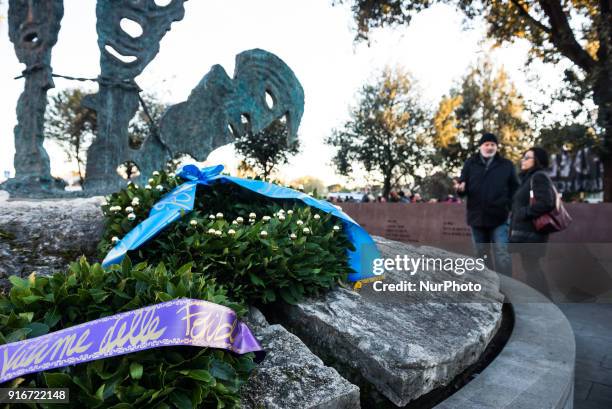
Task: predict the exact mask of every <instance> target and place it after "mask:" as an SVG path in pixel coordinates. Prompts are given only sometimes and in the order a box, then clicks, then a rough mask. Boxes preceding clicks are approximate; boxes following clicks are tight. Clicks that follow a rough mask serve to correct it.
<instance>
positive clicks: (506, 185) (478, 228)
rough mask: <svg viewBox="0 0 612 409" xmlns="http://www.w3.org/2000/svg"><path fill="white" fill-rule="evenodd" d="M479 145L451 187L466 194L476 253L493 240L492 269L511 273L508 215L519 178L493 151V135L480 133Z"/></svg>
mask: <svg viewBox="0 0 612 409" xmlns="http://www.w3.org/2000/svg"><path fill="white" fill-rule="evenodd" d="M479 146H480V147H479V152H478V153H476V154H475V155H473V156H472V157H470V158H469V159H468V160H466V161H465V164H464V165H463V169H462V170H461V176H460V178H459V179H458V180H457V181H456V182H455V189H456V190H457V193H458V194H459V195H460V196H467V224H468V225H469V226H470V227H471V228H472V240H473V242H474V247H475V250H476V254H477V256H478V257H484V256H485V254H487V252H488V248H489V243H493V250H494V254H495V270H496V271H498V272H500V273H502V274H506V275H509V276H511V275H512V261H511V258H510V254H509V253H508V215H509V213H510V208H511V205H512V197H513V196H514V192H516V190H517V188H518V186H519V181H518V177H517V175H516V170H515V168H514V165H513V164H512V162H511V161H509V160H508V159H506V158H504V157H502V156H501V155H500V154H499V153H498V152H497V147H498V142H497V137H496V136H495V135H493V134H492V133H485V134H484V135H482V138H480V142H479ZM487 261H488V262H487V264H488V265H489V266H492V265H491V262H490V261H489V260H487Z"/></svg>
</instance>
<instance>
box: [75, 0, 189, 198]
mask: <svg viewBox="0 0 612 409" xmlns="http://www.w3.org/2000/svg"><path fill="white" fill-rule="evenodd" d="M185 1H186V0H172V1H171V2H169V3H168V4H167V5H163V6H162V5H157V0H98V2H97V5H96V17H97V22H96V30H97V32H98V47H99V49H100V66H101V74H100V77H99V84H100V87H99V90H98V93H97V94H94V95H90V96H88V97H87V98H86V99H85V100H84V105H86V106H87V107H88V108H91V109H94V110H95V111H96V112H97V122H98V134H97V135H96V139H95V141H94V142H93V143H92V145H91V147H90V148H89V150H88V151H87V170H86V180H85V189H87V190H90V191H92V192H99V193H106V192H110V191H114V190H116V189H118V188H120V187H121V186H122V185H123V184H124V183H123V181H122V179H121V178H120V177H119V175H118V174H117V167H118V166H119V165H121V164H122V163H123V162H125V161H124V160H123V158H125V157H126V153H127V150H128V149H129V144H128V124H129V121H130V120H131V119H132V117H133V116H134V114H135V113H136V111H137V109H138V102H139V96H138V92H139V91H140V90H139V88H138V86H137V85H136V82H135V81H134V78H135V77H136V76H137V75H139V74H140V73H141V72H142V71H143V70H144V68H145V67H146V66H147V64H149V62H151V60H152V59H153V58H154V57H155V55H156V54H157V52H158V51H159V42H160V41H161V39H162V37H163V36H164V34H165V33H166V32H167V31H168V30H170V26H171V24H172V23H173V22H174V21H178V20H181V19H182V18H183V16H184V14H185V9H184V7H183V3H184V2H185ZM126 23H131V24H132V25H136V26H137V27H139V28H140V30H139V31H140V32H139V33H135V34H134V33H132V34H130V33H128V32H127V31H126V30H125V29H124V26H125V24H126Z"/></svg>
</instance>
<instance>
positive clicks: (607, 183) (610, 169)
mask: <svg viewBox="0 0 612 409" xmlns="http://www.w3.org/2000/svg"><path fill="white" fill-rule="evenodd" d="M602 160H603V167H604V176H603V200H604V202H612V155H607V156H605V157H604V158H603V159H602Z"/></svg>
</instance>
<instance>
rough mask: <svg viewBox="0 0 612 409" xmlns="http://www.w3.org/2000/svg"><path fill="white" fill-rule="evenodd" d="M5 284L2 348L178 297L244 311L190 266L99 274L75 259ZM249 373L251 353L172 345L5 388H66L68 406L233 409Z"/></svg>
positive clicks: (0, 309) (118, 268) (0, 308)
mask: <svg viewBox="0 0 612 409" xmlns="http://www.w3.org/2000/svg"><path fill="white" fill-rule="evenodd" d="M10 280H11V283H12V288H11V290H10V293H9V294H8V295H7V296H3V297H2V298H0V324H1V330H0V332H1V333H2V338H1V340H2V341H3V342H5V343H8V342H14V341H19V340H23V339H26V338H33V337H36V336H40V335H44V334H46V333H48V332H53V331H57V330H60V329H63V328H68V327H71V326H73V325H77V324H82V323H84V322H87V321H92V320H95V319H98V318H102V317H105V316H109V315H113V314H117V313H120V312H125V311H130V310H134V309H138V308H141V307H144V306H147V305H152V304H156V303H159V302H162V301H166V300H169V299H173V298H180V297H189V298H196V299H202V300H207V301H211V302H215V303H218V304H222V305H226V306H228V307H230V308H233V309H234V310H236V311H237V312H244V311H243V310H242V309H243V306H241V305H239V304H236V303H233V302H231V301H230V300H229V299H228V298H227V295H226V290H225V289H224V288H223V286H220V285H218V284H217V283H215V282H214V280H213V279H209V278H205V277H203V276H201V275H197V274H194V273H192V271H191V266H190V265H189V264H187V265H185V266H183V267H181V268H179V269H177V270H175V271H174V272H172V273H169V272H168V271H167V270H166V268H165V266H164V265H163V264H159V265H157V266H156V267H152V266H149V265H148V264H147V263H146V262H142V263H139V264H137V265H135V266H132V264H131V262H130V259H129V258H126V259H125V260H124V261H123V263H122V264H121V265H114V266H112V267H111V268H110V269H109V270H107V271H105V270H103V269H102V267H101V266H100V265H99V264H94V265H89V263H87V261H86V260H85V259H84V258H82V259H81V260H80V261H78V262H75V263H72V265H71V266H70V269H69V270H68V271H67V272H61V273H55V274H54V275H53V276H50V277H44V276H37V275H36V274H32V275H30V276H29V278H26V279H22V278H19V277H16V276H12V277H11V278H10ZM253 367H254V363H253V354H245V355H242V356H234V355H232V354H231V353H229V352H226V351H221V350H211V349H208V348H199V347H189V346H174V347H163V348H161V349H155V348H154V349H149V350H146V351H140V352H136V353H131V354H128V355H122V356H117V357H112V358H106V359H99V360H96V361H92V362H87V363H81V364H78V365H73V366H67V367H63V368H58V369H55V370H52V371H46V372H39V373H36V374H29V375H24V376H23V377H21V378H16V379H14V380H13V381H10V382H8V383H7V384H9V385H4V386H16V385H19V386H21V387H67V388H69V389H70V406H69V407H72V408H96V407H105V408H107V407H113V408H116V409H119V408H130V407H143V408H144V407H147V408H168V407H175V408H191V407H198V406H201V407H211V406H212V407H234V406H236V405H237V404H238V402H239V395H238V390H239V388H240V386H241V385H242V384H243V383H244V382H245V381H246V379H247V378H248V375H249V372H250V371H251V369H252V368H253ZM40 406H41V407H54V406H53V405H51V404H49V405H43V404H40ZM56 406H57V405H56ZM31 407H34V405H32V406H31ZM58 407H59V406H58ZM61 407H66V405H61Z"/></svg>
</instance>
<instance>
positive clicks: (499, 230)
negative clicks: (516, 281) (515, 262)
mask: <svg viewBox="0 0 612 409" xmlns="http://www.w3.org/2000/svg"><path fill="white" fill-rule="evenodd" d="M472 242H473V244H474V249H475V250H476V257H480V258H485V255H487V253H488V252H489V251H488V250H489V246H491V244H492V245H493V253H494V254H495V265H494V268H493V266H492V264H491V260H486V264H487V266H489V267H490V268H492V269H494V270H495V271H497V272H498V273H501V274H504V275H507V276H509V277H512V258H511V257H510V253H509V252H508V223H503V224H500V225H499V226H497V227H473V226H472ZM490 243H491V244H490Z"/></svg>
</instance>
